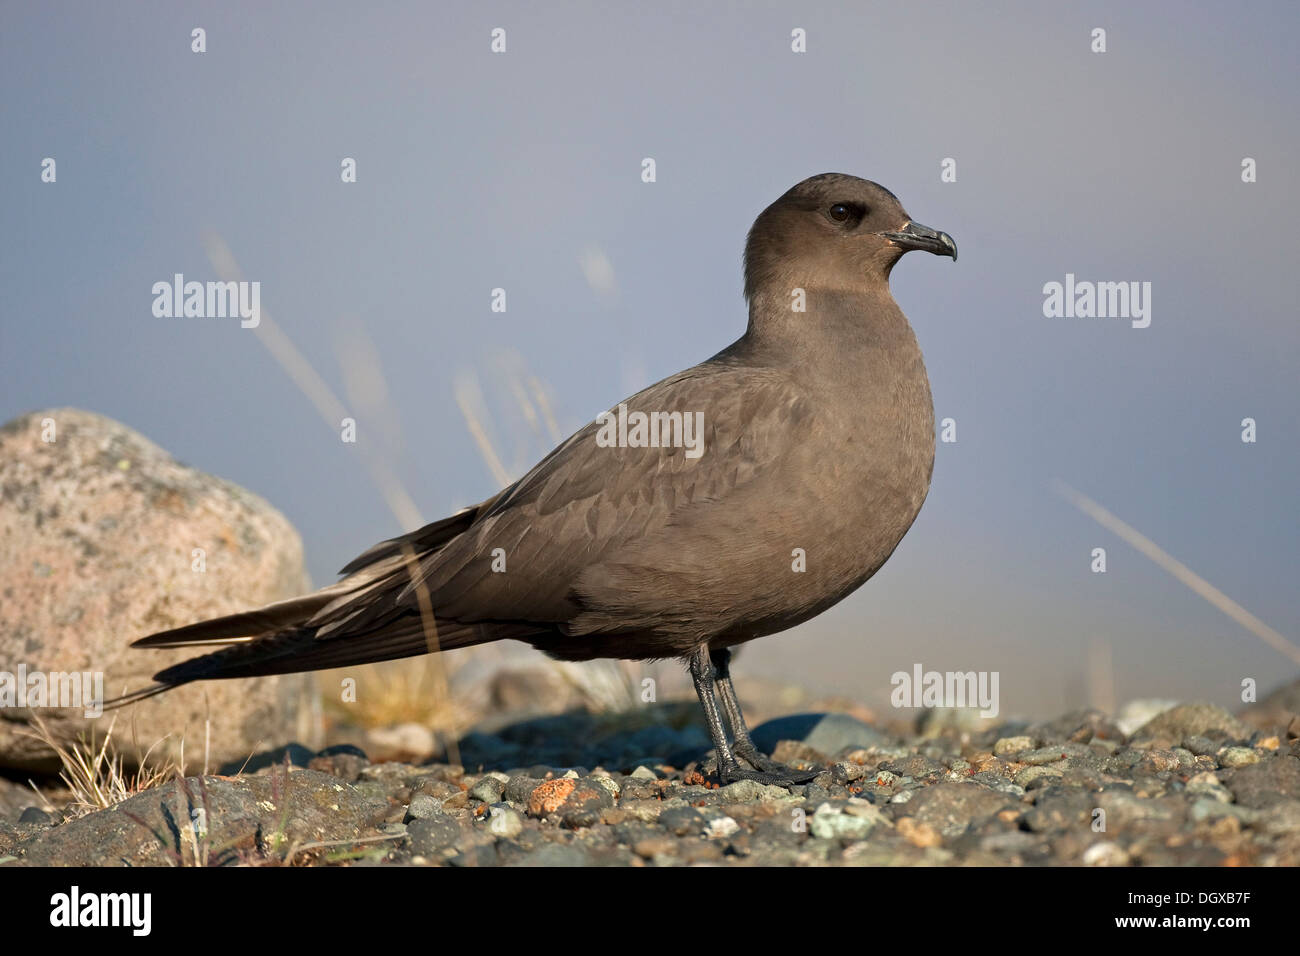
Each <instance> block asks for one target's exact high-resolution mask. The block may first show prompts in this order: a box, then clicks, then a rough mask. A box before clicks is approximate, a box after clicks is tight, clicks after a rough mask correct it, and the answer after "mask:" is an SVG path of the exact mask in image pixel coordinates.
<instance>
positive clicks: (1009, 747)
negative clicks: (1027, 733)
mask: <svg viewBox="0 0 1300 956" xmlns="http://www.w3.org/2000/svg"><path fill="white" fill-rule="evenodd" d="M1033 747H1034V738H1033V737H1003V738H1002V739H1001V740H999V741H998V742H997V743H995V744H994V745H993V753H994V755H995V756H998V757H1004V756H1006V755H1007V754H1018V753H1020V752H1021V751H1024V750H1032V749H1033Z"/></svg>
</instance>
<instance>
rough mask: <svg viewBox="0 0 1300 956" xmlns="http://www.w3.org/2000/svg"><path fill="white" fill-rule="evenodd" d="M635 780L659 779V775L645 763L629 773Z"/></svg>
mask: <svg viewBox="0 0 1300 956" xmlns="http://www.w3.org/2000/svg"><path fill="white" fill-rule="evenodd" d="M629 776H631V778H632V779H633V780H658V779H659V775H658V774H656V773H655V772H654V771H653V770H651V769H650V768H649V767H647V766H645V765H644V764H643V765H642V766H640V767H637V768H636V769H635V770H633V771H632V773H631V774H629Z"/></svg>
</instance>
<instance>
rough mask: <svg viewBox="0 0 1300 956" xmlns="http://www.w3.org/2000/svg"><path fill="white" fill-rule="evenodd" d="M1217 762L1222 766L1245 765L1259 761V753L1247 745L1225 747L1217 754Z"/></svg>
mask: <svg viewBox="0 0 1300 956" xmlns="http://www.w3.org/2000/svg"><path fill="white" fill-rule="evenodd" d="M1219 763H1220V764H1221V765H1222V766H1224V767H1245V766H1248V765H1250V764H1252V763H1259V754H1257V753H1255V751H1254V750H1252V749H1251V748H1249V747H1225V748H1224V749H1223V751H1222V752H1221V753H1220V754H1219Z"/></svg>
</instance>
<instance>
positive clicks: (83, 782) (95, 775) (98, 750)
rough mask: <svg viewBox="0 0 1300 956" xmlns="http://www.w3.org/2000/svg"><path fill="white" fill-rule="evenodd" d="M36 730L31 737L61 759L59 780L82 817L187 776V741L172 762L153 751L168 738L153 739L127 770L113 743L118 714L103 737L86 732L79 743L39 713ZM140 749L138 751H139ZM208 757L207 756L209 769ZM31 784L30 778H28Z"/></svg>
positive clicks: (205, 763)
mask: <svg viewBox="0 0 1300 956" xmlns="http://www.w3.org/2000/svg"><path fill="white" fill-rule="evenodd" d="M32 720H33V724H34V727H35V729H34V730H33V731H31V732H29V736H31V737H33V738H35V739H36V740H39V741H41V742H42V743H44V744H45V745H46V746H47V747H49V748H50V749H51V750H52V751H54V753H55V754H57V755H58V758H59V764H60V769H59V779H60V780H62V781H63V784H64V786H66V787H67V788H68V792H69V793H70V794H71V795H72V802H71V804H70V808H71V809H72V810H73V811H74V812H75V813H76V815H77V816H81V815H83V814H86V813H90V812H91V811H92V810H103V809H106V808H108V807H111V806H113V805H114V804H118V803H121V802H122V801H123V800H125V799H126V798H127V797H130V796H134V795H135V794H137V793H140V792H141V791H144V790H151V789H154V788H155V787H160V786H162V785H163V784H164V783H166V782H167V781H168V780H170V779H172V778H174V777H184V776H185V772H184V769H183V768H184V766H185V756H184V755H185V744H184V741H182V742H181V754H180V757H179V758H178V759H177V760H175V761H173V760H171V759H168V758H162V759H158V760H155V759H154V757H153V753H154V750H155V748H157V747H158V745H159V744H161V743H162V742H163V741H164V740H166V739H167V738H166V737H162V738H160V739H159V740H156V741H154V743H153V744H152V745H150V747H149V749H148V750H147V751H146V752H145V754H144V757H143V758H142V759H141V760H140V762H139V765H138V766H136V767H135V768H134V769H133V770H129V771H128V770H127V769H126V763H125V760H124V759H123V758H122V755H121V754H119V753H118V752H117V750H116V748H115V747H114V746H113V731H114V730H115V729H116V726H117V717H116V715H115V716H114V717H113V719H112V720H111V721H110V722H109V725H108V729H107V730H106V731H104V734H103V737H102V739H99V740H98V741H97V740H96V735H94V734H92V735H90V736H86V735H85V734H84V733H83V734H82V735H81V736H80V737H79V738H78V739H77V742H76V743H73V744H68V743H66V742H64V741H62V740H60V739H59V738H57V737H56V736H55V735H54V733H53V732H52V731H51V730H50V729H49V727H48V726H46V724H45V721H44V720H42V719H41V718H40V716H39V715H33V717H32ZM137 752H138V751H137ZM206 767H207V758H206V754H205V757H204V770H205V772H206ZM29 783H30V781H29ZM30 785H31V788H32V789H33V790H35V791H36V795H37V796H38V797H40V798H41V801H42V802H43V803H44V804H45V805H46V807H47V808H50V809H54V804H53V803H52V802H51V801H50V800H49V799H48V798H47V797H46V796H45V794H43V793H41V791H40V789H39V788H38V787H37V786H36V785H35V784H34V783H31V784H30Z"/></svg>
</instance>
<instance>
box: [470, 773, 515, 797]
mask: <svg viewBox="0 0 1300 956" xmlns="http://www.w3.org/2000/svg"><path fill="white" fill-rule="evenodd" d="M505 790H506V785H505V784H504V783H503V782H502V781H500V780H498V779H497V778H496V777H492V776H487V777H484V778H483V779H482V780H480V781H479V782H478V783H476V784H474V786H472V787H470V789H469V795H470V797H472V798H473V799H475V800H479V801H481V802H483V803H496V802H497V801H498V800H500V799H501V797H502V795H503V794H504V793H505Z"/></svg>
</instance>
